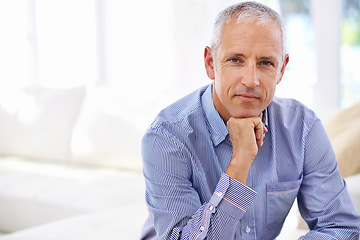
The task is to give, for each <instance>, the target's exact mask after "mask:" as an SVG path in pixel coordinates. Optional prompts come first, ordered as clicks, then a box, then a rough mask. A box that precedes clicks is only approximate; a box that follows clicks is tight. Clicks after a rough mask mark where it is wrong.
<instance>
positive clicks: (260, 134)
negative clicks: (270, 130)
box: [254, 121, 266, 147]
mask: <svg viewBox="0 0 360 240" xmlns="http://www.w3.org/2000/svg"><path fill="white" fill-rule="evenodd" d="M265 129H266V127H265V126H264V124H263V123H262V122H261V121H259V122H258V123H257V125H256V126H255V128H254V130H255V138H256V144H257V146H258V147H261V146H262V145H263V141H264V132H265V131H266V130H265Z"/></svg>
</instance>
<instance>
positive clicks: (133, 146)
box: [0, 87, 360, 240]
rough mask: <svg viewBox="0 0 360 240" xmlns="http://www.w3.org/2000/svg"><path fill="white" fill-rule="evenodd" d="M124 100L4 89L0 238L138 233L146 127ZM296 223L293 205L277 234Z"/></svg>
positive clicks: (0, 93) (292, 231)
mask: <svg viewBox="0 0 360 240" xmlns="http://www.w3.org/2000/svg"><path fill="white" fill-rule="evenodd" d="M127 105H129V104H127V103H124V102H123V99H121V96H118V95H117V93H116V91H112V90H111V89H106V88H98V89H90V90H89V89H88V90H87V91H86V90H85V88H82V87H78V88H72V89H57V90H55V89H34V88H28V89H5V90H4V89H3V90H0V119H1V124H0V232H2V233H3V235H1V236H0V240H72V239H73V240H81V239H86V240H92V239H94V240H95V239H107V240H112V239H138V238H139V235H140V231H141V226H142V224H143V222H144V221H145V219H146V217H147V210H146V206H145V203H144V181H143V177H142V172H141V159H140V140H141V135H142V130H141V129H139V128H137V127H136V126H134V124H133V123H132V119H131V117H132V116H128V113H129V112H130V111H132V110H131V109H130V108H131V106H127ZM135 110H136V109H135ZM146 124H147V123H146ZM358 161H359V164H360V159H359V158H358ZM359 181H360V175H356V176H352V177H351V176H349V178H348V186H349V190H350V192H351V194H352V197H353V200H354V203H355V205H356V206H357V209H358V211H360V209H359V208H360V206H359V204H360V191H359V188H358V187H357V183H358V182H359ZM299 222H300V221H299V219H298V217H297V213H296V208H295V207H294V209H293V210H292V211H291V212H290V214H289V219H288V220H287V221H286V223H285V227H284V230H283V232H282V235H281V236H280V237H279V239H296V238H297V237H298V236H300V235H302V234H303V233H304V232H306V230H305V229H302V228H299V227H298V223H299Z"/></svg>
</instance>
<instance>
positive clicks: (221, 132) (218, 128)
mask: <svg viewBox="0 0 360 240" xmlns="http://www.w3.org/2000/svg"><path fill="white" fill-rule="evenodd" d="M212 91H213V84H210V85H209V86H208V88H207V89H206V90H205V92H204V94H203V96H202V99H201V102H202V106H203V109H204V114H205V117H206V120H207V124H208V127H209V132H210V135H211V139H212V141H213V143H214V146H215V147H216V146H218V145H219V144H220V143H221V142H223V141H224V140H225V139H226V137H227V136H228V135H229V131H228V129H227V127H226V124H225V123H224V121H223V119H222V118H221V116H220V114H219V112H218V111H217V110H216V108H215V106H214V102H213V98H212ZM268 119H269V118H268V110H267V108H265V110H264V111H263V117H262V121H263V123H264V125H265V127H266V128H267V129H269V128H268Z"/></svg>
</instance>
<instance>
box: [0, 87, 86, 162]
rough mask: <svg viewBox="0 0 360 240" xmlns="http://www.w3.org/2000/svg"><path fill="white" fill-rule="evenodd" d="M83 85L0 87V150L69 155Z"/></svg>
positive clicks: (27, 154) (47, 156)
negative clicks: (70, 86) (67, 87)
mask: <svg viewBox="0 0 360 240" xmlns="http://www.w3.org/2000/svg"><path fill="white" fill-rule="evenodd" d="M84 95H85V87H76V88H69V89H44V88H22V89H1V90H0V121H1V123H0V154H2V155H15V156H22V157H28V158H35V159H47V160H57V161H62V160H66V159H69V157H70V138H71V134H72V128H73V124H74V121H75V119H76V117H77V114H78V112H79V109H80V107H81V103H82V100H83V98H84Z"/></svg>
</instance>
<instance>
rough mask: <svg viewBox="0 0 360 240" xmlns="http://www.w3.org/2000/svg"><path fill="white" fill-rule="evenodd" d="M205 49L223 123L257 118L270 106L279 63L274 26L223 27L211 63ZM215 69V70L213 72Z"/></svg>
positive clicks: (278, 34)
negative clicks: (213, 60) (236, 119)
mask: <svg viewBox="0 0 360 240" xmlns="http://www.w3.org/2000/svg"><path fill="white" fill-rule="evenodd" d="M212 57H213V55H212V53H211V50H210V48H207V49H205V66H206V70H207V73H208V76H209V77H210V78H211V79H214V89H213V101H214V105H215V107H216V109H217V110H218V112H219V113H220V115H221V117H222V118H223V119H224V121H227V120H228V119H229V118H230V117H236V118H246V117H257V116H260V115H261V112H262V111H263V110H264V109H265V108H266V107H267V106H268V105H269V104H270V102H271V101H272V99H273V97H274V94H275V87H276V85H277V84H278V83H279V82H280V81H281V78H282V75H283V73H284V71H285V67H286V64H287V63H288V61H289V58H288V55H286V57H285V59H284V60H283V55H282V38H281V31H280V29H279V27H278V25H277V24H276V23H272V22H271V23H267V24H265V25H257V24H256V23H237V22H236V20H232V21H231V22H229V23H225V25H224V28H223V32H222V35H221V38H220V42H219V45H218V48H217V50H216V54H215V57H216V59H215V63H216V64H215V65H214V64H213V63H212ZM215 68H216V69H215Z"/></svg>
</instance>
